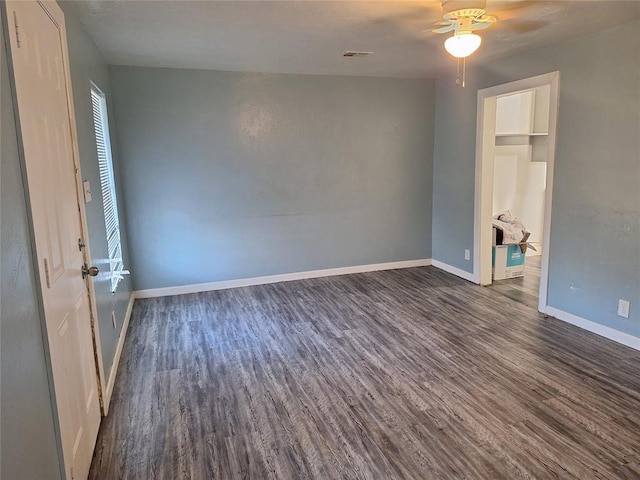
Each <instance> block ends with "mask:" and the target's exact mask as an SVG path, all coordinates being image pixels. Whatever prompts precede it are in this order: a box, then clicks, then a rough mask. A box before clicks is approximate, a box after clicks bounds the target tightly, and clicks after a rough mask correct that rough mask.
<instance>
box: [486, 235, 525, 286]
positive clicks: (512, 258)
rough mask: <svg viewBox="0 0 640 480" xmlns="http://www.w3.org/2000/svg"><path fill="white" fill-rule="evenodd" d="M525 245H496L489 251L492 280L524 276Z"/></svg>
mask: <svg viewBox="0 0 640 480" xmlns="http://www.w3.org/2000/svg"><path fill="white" fill-rule="evenodd" d="M526 250H527V244H526V243H524V244H515V245H496V246H494V247H493V249H492V251H491V272H492V274H493V279H494V280H504V279H505V278H517V277H522V276H523V275H524V257H525V254H524V253H525V251H526Z"/></svg>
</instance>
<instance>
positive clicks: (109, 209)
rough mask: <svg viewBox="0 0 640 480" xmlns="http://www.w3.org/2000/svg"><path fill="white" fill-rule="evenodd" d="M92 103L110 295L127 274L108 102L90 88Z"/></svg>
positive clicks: (94, 89) (94, 87) (98, 92)
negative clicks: (123, 252) (121, 238)
mask: <svg viewBox="0 0 640 480" xmlns="http://www.w3.org/2000/svg"><path fill="white" fill-rule="evenodd" d="M91 103H92V104H93V124H94V127H95V131H96V147H97V150H98V167H99V170H100V187H101V189H102V202H103V206H104V223H105V227H106V233H107V249H108V251H109V269H110V273H111V292H115V291H116V288H117V287H118V283H119V282H120V280H122V278H123V275H126V274H128V273H129V272H128V271H127V270H125V269H124V263H123V261H122V244H121V242H120V220H119V217H118V202H117V201H116V184H115V179H114V174H113V160H112V158H111V141H110V139H109V122H108V119H107V102H106V100H105V96H104V93H102V91H100V89H99V88H98V87H96V86H95V85H92V86H91Z"/></svg>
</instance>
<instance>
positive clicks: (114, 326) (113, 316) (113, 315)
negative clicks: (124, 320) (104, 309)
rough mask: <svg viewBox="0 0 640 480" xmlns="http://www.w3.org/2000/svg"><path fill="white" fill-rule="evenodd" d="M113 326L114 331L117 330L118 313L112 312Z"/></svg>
mask: <svg viewBox="0 0 640 480" xmlns="http://www.w3.org/2000/svg"><path fill="white" fill-rule="evenodd" d="M111 324H112V325H113V329H114V330H115V329H116V312H115V311H113V312H111Z"/></svg>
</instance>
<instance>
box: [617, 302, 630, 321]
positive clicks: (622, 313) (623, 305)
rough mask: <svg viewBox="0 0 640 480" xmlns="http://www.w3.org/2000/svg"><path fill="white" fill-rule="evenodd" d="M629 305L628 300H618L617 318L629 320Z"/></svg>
mask: <svg viewBox="0 0 640 480" xmlns="http://www.w3.org/2000/svg"><path fill="white" fill-rule="evenodd" d="M630 306H631V305H630V303H629V301H628V300H622V299H619V300H618V316H619V317H623V318H629V307H630Z"/></svg>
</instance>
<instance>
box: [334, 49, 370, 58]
mask: <svg viewBox="0 0 640 480" xmlns="http://www.w3.org/2000/svg"><path fill="white" fill-rule="evenodd" d="M371 54H373V52H359V51H356V50H347V51H346V52H344V54H343V55H342V56H343V57H366V56H367V55H371Z"/></svg>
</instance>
